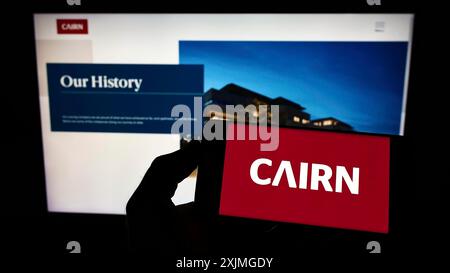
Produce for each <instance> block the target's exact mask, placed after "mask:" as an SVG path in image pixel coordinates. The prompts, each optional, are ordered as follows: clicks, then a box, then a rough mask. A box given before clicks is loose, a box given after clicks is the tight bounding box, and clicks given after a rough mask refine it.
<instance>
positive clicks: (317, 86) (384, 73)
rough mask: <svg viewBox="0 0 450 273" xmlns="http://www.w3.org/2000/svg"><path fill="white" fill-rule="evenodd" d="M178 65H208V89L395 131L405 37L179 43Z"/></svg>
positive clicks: (377, 130)
mask: <svg viewBox="0 0 450 273" xmlns="http://www.w3.org/2000/svg"><path fill="white" fill-rule="evenodd" d="M179 50H180V52H179V53H180V55H179V58H180V59H179V60H180V64H203V65H204V66H205V91H207V90H209V89H210V88H216V89H220V88H222V87H223V86H225V85H226V84H228V83H235V84H237V85H240V86H243V87H245V88H248V89H250V90H253V91H255V92H258V93H261V94H263V95H266V96H268V97H271V98H275V97H278V96H282V97H285V98H287V99H289V100H292V101H294V102H296V103H299V104H300V105H302V106H303V107H305V108H306V110H305V111H306V112H308V113H310V114H311V118H312V119H316V118H324V117H335V118H337V119H340V120H342V121H344V122H347V123H348V124H350V125H352V126H353V127H354V129H355V130H356V131H363V132H375V133H386V134H399V129H400V121H401V110H402V97H403V83H404V75H405V65H406V54H407V43H406V42H241V41H180V49H179Z"/></svg>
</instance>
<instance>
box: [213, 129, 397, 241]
mask: <svg viewBox="0 0 450 273" xmlns="http://www.w3.org/2000/svg"><path fill="white" fill-rule="evenodd" d="M230 126H234V128H232V129H233V130H229V129H230V128H228V130H227V132H236V131H237V130H240V129H241V130H250V129H252V126H254V125H230ZM231 138H232V137H231V135H228V136H227V141H226V149H225V162H224V170H223V179H222V189H221V197H220V208H219V214H220V215H225V216H237V217H244V218H253V219H261V220H271V221H280V222H289V223H299V224H307V225H316V226H324V227H335V228H344V229H354V230H363V231H372V232H379V233H387V232H388V223H389V153H390V151H389V149H390V139H389V137H385V136H373V135H359V134H353V133H336V132H324V131H315V130H298V129H288V128H279V134H278V148H277V149H275V150H274V151H261V144H262V143H265V142H266V141H262V140H260V139H258V140H236V139H234V140H233V139H231Z"/></svg>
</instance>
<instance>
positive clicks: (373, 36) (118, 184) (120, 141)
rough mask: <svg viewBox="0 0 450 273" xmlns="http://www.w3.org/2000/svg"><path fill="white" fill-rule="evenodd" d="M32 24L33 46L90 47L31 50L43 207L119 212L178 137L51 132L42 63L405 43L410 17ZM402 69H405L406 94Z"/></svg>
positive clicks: (184, 189)
mask: <svg viewBox="0 0 450 273" xmlns="http://www.w3.org/2000/svg"><path fill="white" fill-rule="evenodd" d="M56 19H88V29H89V34H87V35H58V34H57V32H56ZM380 21H381V22H384V25H385V30H384V31H383V32H377V31H375V23H376V22H380ZM34 22H35V38H36V41H37V43H39V42H43V43H44V44H45V43H46V42H49V41H65V42H68V43H72V42H75V41H88V42H89V44H90V45H89V47H90V49H91V52H90V53H91V54H90V55H91V56H86V54H76V53H73V54H71V50H75V51H76V48H75V49H73V47H72V49H69V48H70V46H69V47H67V46H61V47H60V48H59V49H58V48H53V49H52V50H51V51H50V50H49V49H48V48H49V47H46V46H43V47H42V48H44V49H43V50H40V48H39V47H38V46H37V65H38V76H39V90H40V91H39V93H40V107H41V108H40V109H41V121H42V134H43V146H44V159H45V174H46V190H47V203H48V209H49V211H55V212H79V213H111V214H124V213H125V205H126V202H127V201H128V198H129V197H130V196H131V194H132V193H133V191H134V190H135V189H136V187H137V185H138V184H139V182H140V181H141V179H142V177H143V175H144V174H145V171H146V170H147V168H148V167H149V166H150V163H151V162H152V160H153V159H154V158H155V157H157V156H158V155H161V154H165V153H168V152H172V151H175V150H176V149H178V148H179V137H178V136H177V135H164V134H130V133H88V132H80V133H74V132H51V130H50V114H49V106H48V90H47V75H46V71H45V63H47V62H71V63H76V62H80V63H115V64H121V63H123V64H178V62H179V56H178V53H179V51H178V42H179V41H180V40H221V41H224V40H239V41H410V40H411V35H412V22H413V15H411V14H359V15H358V14H283V15H279V14H263V15H262V14H238V15H236V14H201V15H200V14H164V15H156V14H114V15H110V14H35V16H34ZM65 44H67V43H65ZM409 44H411V43H409ZM409 48H410V47H409ZM80 50H81V47H80ZM78 55H81V56H78ZM408 58H409V53H408ZM408 64H409V60H408ZM408 70H409V67H408V65H407V71H406V72H407V73H406V76H405V90H407V85H406V83H407V74H408ZM405 106H406V92H404V102H403V109H405ZM402 124H403V122H402ZM402 126H403V125H402ZM194 192H195V178H188V179H186V180H185V181H183V182H182V183H180V185H179V187H178V189H177V192H176V194H175V196H174V198H173V199H172V200H173V201H174V203H175V204H182V203H186V202H190V201H192V200H193V199H194Z"/></svg>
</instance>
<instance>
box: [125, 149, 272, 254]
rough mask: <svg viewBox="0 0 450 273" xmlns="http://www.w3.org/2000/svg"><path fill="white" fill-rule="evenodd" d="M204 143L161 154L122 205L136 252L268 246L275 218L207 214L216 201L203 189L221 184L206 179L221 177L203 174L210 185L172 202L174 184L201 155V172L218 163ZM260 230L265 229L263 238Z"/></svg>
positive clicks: (199, 251) (196, 251)
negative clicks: (257, 219) (187, 198)
mask: <svg viewBox="0 0 450 273" xmlns="http://www.w3.org/2000/svg"><path fill="white" fill-rule="evenodd" d="M204 144H205V145H204ZM206 144H207V143H200V142H199V141H191V142H189V143H187V144H186V145H184V146H183V147H182V148H181V149H180V150H178V151H175V152H173V153H170V154H165V155H161V156H159V157H157V158H156V159H155V160H154V161H153V162H152V164H151V166H150V168H149V169H148V170H147V172H146V174H145V176H144V178H143V179H142V182H141V183H140V185H139V186H138V188H137V189H136V191H135V192H134V193H133V195H132V196H131V198H130V199H129V201H128V203H127V207H126V212H127V221H128V226H129V231H130V243H131V247H132V249H133V250H134V251H137V252H141V253H142V252H152V253H158V254H160V255H163V256H168V255H176V254H210V253H212V252H216V253H217V252H220V253H224V252H229V253H236V251H246V250H248V249H252V250H251V251H254V250H255V249H256V250H261V249H264V248H267V247H268V246H270V241H271V238H269V237H268V236H266V235H267V233H266V231H267V230H270V231H273V227H274V224H273V223H268V222H265V223H261V222H257V223H255V222H252V221H250V220H244V219H237V220H236V219H223V218H218V217H214V216H213V217H211V213H210V212H211V207H214V204H209V203H210V202H212V203H216V201H217V200H214V198H211V195H213V194H212V193H210V192H205V190H204V189H207V191H208V189H211V188H214V187H217V185H220V181H209V180H219V179H220V178H219V177H220V175H219V177H217V176H214V178H211V176H209V175H206V177H208V179H207V180H208V181H203V182H207V183H208V185H207V186H212V187H203V192H201V194H200V195H204V196H203V197H204V198H199V200H197V199H196V201H195V202H191V203H188V204H184V205H179V206H175V205H174V204H173V202H172V200H171V198H172V197H173V195H174V194H175V191H176V189H177V185H178V183H179V182H181V181H183V180H184V178H186V177H187V176H188V175H190V174H191V173H192V172H193V171H194V170H195V168H196V167H197V166H198V165H199V163H200V161H201V160H206V161H208V163H207V165H208V166H207V168H206V169H204V170H202V171H204V172H211V170H210V169H208V168H209V167H211V165H212V164H216V163H217V164H218V162H219V161H214V160H212V159H211V158H210V157H209V158H208V157H207V156H205V154H208V155H210V156H211V146H207V145H206ZM203 150H208V152H205V151H203ZM205 158H206V159H205ZM199 176H200V171H199ZM197 184H198V181H197ZM197 186H198V185H197ZM219 190H220V189H219ZM196 198H197V196H196ZM200 200H201V202H200ZM216 205H217V204H216ZM213 211H214V209H213ZM205 212H207V213H205ZM213 214H214V213H213ZM261 232H264V233H265V235H264V237H263V240H262V236H261V235H262V234H261ZM237 245H238V247H237V250H236V246H237Z"/></svg>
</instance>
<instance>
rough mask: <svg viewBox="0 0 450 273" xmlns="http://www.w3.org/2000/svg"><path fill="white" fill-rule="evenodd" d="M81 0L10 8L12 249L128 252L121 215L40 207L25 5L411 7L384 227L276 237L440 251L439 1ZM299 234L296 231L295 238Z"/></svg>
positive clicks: (121, 9)
mask: <svg viewBox="0 0 450 273" xmlns="http://www.w3.org/2000/svg"><path fill="white" fill-rule="evenodd" d="M81 1H82V6H81V7H69V6H67V4H66V2H65V1H36V2H32V3H27V4H23V6H21V7H16V8H15V11H16V12H17V13H16V14H18V15H17V19H16V20H15V21H13V22H12V23H14V22H16V21H18V25H17V27H14V28H10V30H9V31H11V32H12V33H11V34H10V35H11V36H9V37H11V40H12V41H14V43H13V47H14V46H16V45H17V44H19V43H20V44H21V45H23V46H22V47H21V48H22V49H20V52H19V53H18V54H16V55H14V56H15V58H16V59H14V63H15V66H14V69H13V71H14V72H17V73H14V74H15V76H16V77H18V78H17V80H16V81H15V83H16V85H15V87H14V88H15V89H14V92H8V93H10V94H9V95H12V97H6V102H7V103H5V107H4V108H3V110H6V113H8V114H7V116H6V117H7V118H8V120H9V121H11V124H7V125H5V126H8V128H4V129H3V130H2V132H4V134H7V137H10V138H11V140H8V141H7V142H6V143H5V144H6V145H5V146H6V148H7V149H6V150H7V152H10V155H9V156H8V157H7V159H8V160H7V161H8V163H7V164H6V167H7V170H6V172H4V173H5V174H6V175H4V178H5V179H4V183H7V184H8V186H12V187H13V191H7V190H4V191H2V193H3V196H4V197H6V198H5V199H4V200H6V202H7V206H6V211H7V212H8V213H7V214H6V215H8V216H6V215H5V216H4V219H5V221H4V223H5V224H6V226H8V227H11V229H12V231H11V233H7V234H6V235H7V236H6V237H8V238H7V239H11V241H12V248H11V252H15V253H20V254H25V255H26V254H28V253H31V254H33V255H36V254H48V255H50V257H51V256H53V255H66V254H67V250H66V249H65V247H66V243H67V242H68V241H71V240H76V241H79V242H80V243H81V246H82V255H88V256H89V255H92V256H100V255H126V254H127V252H128V235H127V226H126V219H125V216H119V215H94V214H92V215H90V214H61V213H48V212H47V208H46V197H45V176H44V165H43V152H42V143H41V141H42V139H41V128H40V117H39V103H38V84H37V76H36V60H35V48H34V30H33V17H32V13H33V12H38V13H52V12H55V13H59V12H74V13H86V12H96V13H102V12H104V13H110V12H112V13H114V12H117V13H156V12H186V13H189V12H267V13H278V12H281V13H308V12H313V13H414V14H415V22H414V34H413V48H412V55H411V67H410V69H411V70H410V77H409V92H408V101H407V116H406V127H405V136H403V137H393V138H392V150H393V152H392V154H393V156H392V158H391V193H390V232H389V234H387V235H383V234H375V233H369V232H359V231H348V230H340V229H331V228H320V227H309V226H296V225H288V226H287V230H289V234H285V235H283V236H285V237H279V238H285V239H286V247H293V251H295V250H296V248H297V247H298V246H302V245H303V246H307V247H309V248H311V252H312V253H321V255H330V256H333V255H334V256H335V255H342V254H344V255H347V254H349V255H362V256H369V254H367V250H366V244H367V242H368V241H371V240H377V241H379V242H380V243H381V247H382V254H381V256H382V257H397V256H399V255H402V256H405V255H406V256H418V257H421V258H424V257H428V256H434V257H437V256H440V255H443V252H442V250H443V249H444V246H445V243H444V241H443V238H444V237H447V236H445V233H446V230H444V229H446V225H445V224H444V219H445V218H447V217H448V212H447V211H446V210H445V209H444V195H445V192H444V184H445V183H447V181H448V176H447V168H446V166H445V163H446V162H448V160H446V159H445V158H446V157H447V155H446V152H445V151H444V149H445V148H447V146H448V145H446V141H444V140H447V139H448V137H447V133H446V129H447V127H448V126H447V124H448V123H449V122H448V120H446V119H447V118H446V115H445V112H444V109H445V106H446V105H445V104H446V103H445V97H446V96H445V92H446V90H448V88H447V85H446V82H445V80H446V78H448V76H447V75H446V73H447V72H448V71H447V70H448V69H446V68H445V67H446V66H448V64H447V63H446V61H445V60H446V59H447V58H446V57H445V56H446V55H447V53H446V40H447V37H445V36H446V35H447V34H448V31H447V30H446V29H445V27H444V20H445V14H442V13H441V11H442V10H443V7H441V6H438V5H437V4H435V3H432V2H430V1H426V2H425V1H422V2H412V1H395V3H393V1H386V0H384V1H383V0H382V5H381V6H368V5H367V4H366V1H365V0H363V1H358V0H352V1H308V2H296V3H290V4H287V3H283V2H279V1H277V2H276V3H275V2H273V3H272V2H268V3H265V4H262V3H260V4H259V5H258V6H255V4H252V3H248V4H243V3H242V2H241V3H232V2H228V1H227V2H226V3H225V2H223V1H217V2H208V3H206V4H202V3H198V4H193V3H185V4H182V3H176V4H175V3H170V2H167V3H165V4H162V5H161V3H159V4H156V3H151V2H150V3H146V4H144V3H142V2H144V1H131V0H128V1H121V2H115V1H104V0H102V1H89V2H88V1H86V0H81ZM19 25H20V26H19ZM7 55H8V54H7ZM17 58H18V60H17ZM6 75H8V74H6ZM4 78H5V79H6V77H5V76H4ZM12 79H15V78H11V81H12ZM17 83H20V87H19V88H18V87H17ZM9 95H8V96H9ZM5 132H6V133H5ZM2 180H3V179H2ZM445 203H446V200H445ZM9 213H11V216H10V215H9ZM445 222H447V221H445ZM299 231H301V234H302V235H301V236H297V234H299V233H300V232H299ZM236 248H239V246H238V245H237V246H236ZM303 252H305V251H304V250H303ZM279 262H280V263H282V264H286V265H289V264H293V263H294V262H293V261H292V260H291V259H289V258H288V257H280V258H279ZM168 266H174V263H173V264H169V265H168Z"/></svg>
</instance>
